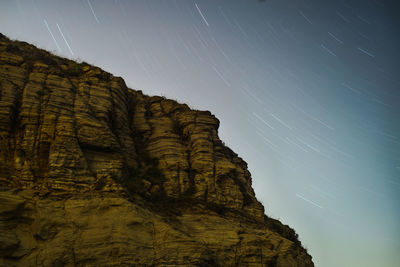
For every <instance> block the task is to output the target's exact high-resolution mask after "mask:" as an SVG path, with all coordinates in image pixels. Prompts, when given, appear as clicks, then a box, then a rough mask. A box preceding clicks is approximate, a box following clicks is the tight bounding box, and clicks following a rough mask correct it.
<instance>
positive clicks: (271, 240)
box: [0, 34, 313, 266]
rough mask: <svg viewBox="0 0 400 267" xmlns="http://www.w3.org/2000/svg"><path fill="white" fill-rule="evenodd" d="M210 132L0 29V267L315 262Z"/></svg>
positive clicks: (197, 119)
mask: <svg viewBox="0 0 400 267" xmlns="http://www.w3.org/2000/svg"><path fill="white" fill-rule="evenodd" d="M218 126H219V121H218V119H217V118H215V117H214V116H213V115H212V114H211V113H210V112H208V111H198V110H192V109H190V108H189V107H188V106H187V105H185V104H180V103H177V102H176V101H173V100H169V99H166V98H163V97H159V96H153V97H150V96H146V95H144V94H143V93H142V92H141V91H135V90H132V89H129V88H127V86H126V85H125V83H124V81H123V80H122V79H121V78H119V77H114V76H112V75H111V74H109V73H107V72H105V71H103V70H101V69H100V68H98V67H94V66H91V65H89V64H87V63H77V62H74V61H71V60H68V59H64V58H60V57H57V56H54V55H52V54H50V53H48V52H46V51H44V50H41V49H38V48H36V47H34V46H32V45H30V44H27V43H25V42H18V41H11V40H9V39H8V38H6V37H5V36H3V35H1V34H0V265H1V266H136V265H140V266H154V265H156V266H165V265H168V266H176V265H184V266H313V263H312V260H311V256H309V255H308V254H307V251H306V250H305V249H304V248H303V247H302V246H301V243H300V242H299V241H298V239H297V234H296V233H295V232H294V231H293V230H292V229H291V228H289V227H288V226H286V225H283V224H281V223H280V222H279V221H277V220H274V219H271V218H269V217H267V216H266V215H264V208H263V206H262V205H261V204H260V202H258V201H257V199H256V198H255V195H254V191H253V189H252V187H251V176H250V173H249V171H248V170H247V164H246V162H244V161H243V160H242V159H241V158H240V157H238V155H237V154H235V153H234V152H233V151H232V150H231V149H229V148H228V147H226V146H225V145H224V143H223V142H221V140H220V139H219V137H218V132H217V131H218Z"/></svg>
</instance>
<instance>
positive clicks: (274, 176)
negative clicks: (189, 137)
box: [0, 0, 400, 267]
mask: <svg viewBox="0 0 400 267" xmlns="http://www.w3.org/2000/svg"><path fill="white" fill-rule="evenodd" d="M398 14H399V9H398V8H397V6H396V5H394V4H391V3H390V2H388V1H383V0H381V1H371V0H365V1H320V0H319V1H318V0H313V1H305V0H304V1H287V0H279V1H278V0H270V1H257V0H224V1H223V0H207V1H205V0H197V1H193V0H175V1H174V0H141V1H139V0H132V1H128V0H108V1H107V0H102V1H100V0H75V1H71V0H69V1H60V0H26V1H23V0H1V1H0V32H1V33H3V34H5V35H7V36H8V37H10V38H12V39H18V40H23V41H27V42H30V43H33V44H34V45H36V46H38V47H41V48H44V49H47V50H50V51H53V52H54V53H55V54H57V55H60V56H63V57H68V58H70V59H75V60H78V61H86V62H88V63H90V64H93V65H97V66H99V67H101V68H102V69H104V70H106V71H108V72H111V73H112V74H114V75H116V76H121V77H123V78H124V80H125V81H126V83H127V85H128V86H129V87H130V88H134V89H140V90H143V92H144V93H145V94H148V95H163V96H166V97H168V98H171V99H175V100H178V101H179V102H184V103H187V104H188V105H189V106H190V107H191V108H194V109H201V110H210V111H211V112H212V113H213V114H215V115H216V117H217V118H219V119H220V121H221V126H220V130H219V135H220V138H221V139H222V140H223V141H224V142H225V144H226V145H227V146H229V147H230V148H232V149H233V150H234V151H235V152H236V153H238V154H239V156H241V157H242V158H243V159H244V160H245V161H246V162H247V163H248V165H249V170H250V172H251V173H252V178H253V187H254V189H255V192H256V195H257V198H258V199H259V200H260V201H261V202H262V203H263V204H264V206H265V209H266V213H267V214H268V215H269V216H271V217H274V218H277V219H280V220H281V221H282V222H283V223H285V224H289V225H290V226H291V227H292V228H294V229H295V230H296V232H298V234H299V236H300V240H301V241H302V243H303V244H304V246H305V247H306V248H307V249H308V251H309V252H310V254H311V255H312V256H313V260H314V262H315V263H316V266H321V267H326V266H328V267H336V266H349V267H354V266H371V267H372V266H373V267H376V266H393V267H394V266H399V265H398V264H399V262H400V253H399V252H400V119H399V117H400V104H399V103H400V75H399V70H400V53H399V48H400V35H399V29H400V23H399V19H398V18H397V16H399V15H398Z"/></svg>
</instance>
